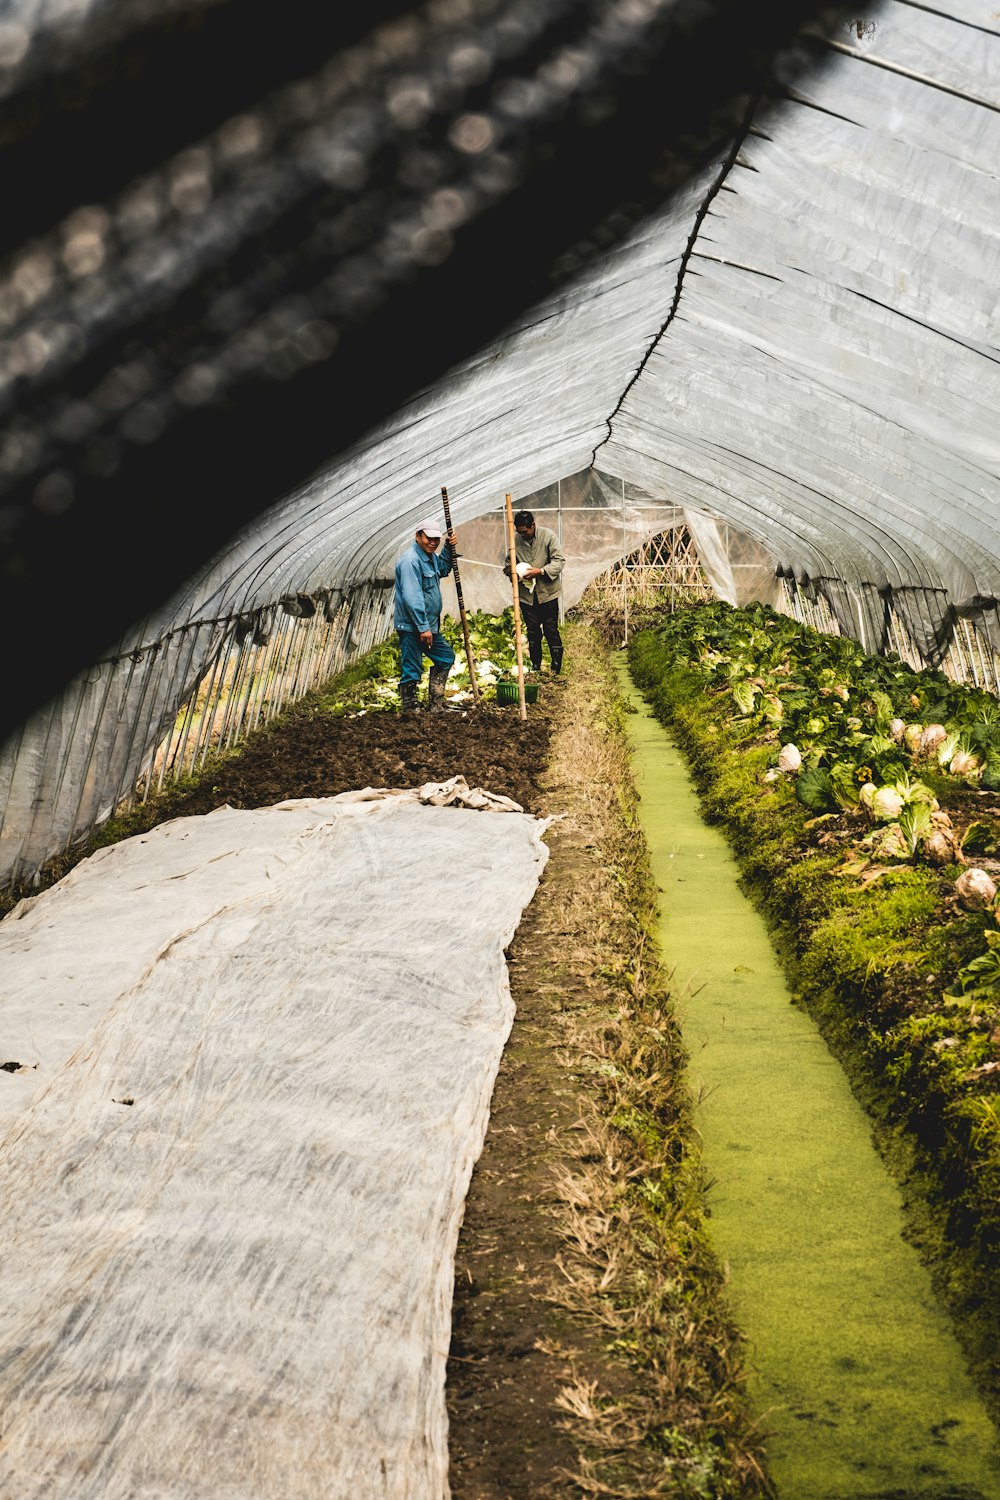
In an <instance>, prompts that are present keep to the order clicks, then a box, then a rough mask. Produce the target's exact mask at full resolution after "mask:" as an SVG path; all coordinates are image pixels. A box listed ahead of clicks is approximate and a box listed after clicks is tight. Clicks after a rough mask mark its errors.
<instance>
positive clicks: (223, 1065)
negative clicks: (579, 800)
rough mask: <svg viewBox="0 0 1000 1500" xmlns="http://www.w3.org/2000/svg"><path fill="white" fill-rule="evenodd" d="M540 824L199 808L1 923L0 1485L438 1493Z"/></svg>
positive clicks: (361, 805) (6, 1490) (168, 1493)
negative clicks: (456, 1291)
mask: <svg viewBox="0 0 1000 1500" xmlns="http://www.w3.org/2000/svg"><path fill="white" fill-rule="evenodd" d="M422 798H423V800H421V799H422ZM449 802H451V803H456V802H457V803H458V804H459V805H451V806H448V805H440V804H447V803H449ZM462 802H465V803H466V804H467V805H465V806H462V805H461V803H462ZM434 804H439V805H434ZM476 806H480V807H483V808H485V809H486V810H485V811H476V810H473V809H474V807H476ZM494 808H495V809H497V810H496V811H493V810H491V809H494ZM544 826H545V825H544V823H541V822H539V821H538V820H536V819H535V818H532V817H529V816H527V815H525V814H523V813H521V812H520V810H519V809H517V808H516V804H512V803H510V802H507V801H506V800H505V799H503V798H495V797H490V796H489V795H487V794H482V793H478V792H472V793H469V792H468V790H467V789H466V788H465V787H464V783H462V782H461V780H460V778H457V779H455V780H454V781H452V782H450V783H445V784H443V785H442V786H435V785H431V786H428V787H427V788H424V789H423V791H422V792H421V793H417V792H410V793H399V794H392V793H372V792H370V791H365V792H362V793H359V794H355V793H351V794H347V796H346V797H335V798H329V799H318V800H305V801H295V802H286V803H282V804H280V805H279V806H277V807H273V808H265V809H262V810H259V811H253V812H251V811H235V810H233V809H231V808H223V809H220V810H219V811H217V812H214V813H211V814H209V815H208V816H206V817H203V818H188V819H177V820H175V821H173V822H170V823H166V824H162V825H160V826H159V827H157V828H156V829H155V830H154V831H153V832H151V833H148V834H144V835H142V836H141V837H136V838H133V839H130V840H127V841H125V842H123V843H120V844H117V845H115V846H113V847H109V848H107V849H105V850H103V851H102V852H101V853H99V854H97V855H95V856H93V857H92V858H91V859H89V860H87V861H86V862H84V863H83V864H81V865H79V866H78V867H77V868H76V869H75V870H74V871H73V872H72V873H71V874H70V875H69V876H67V877H66V878H65V879H64V880H63V881H61V882H60V883H59V884H58V885H56V886H54V887H53V888H52V889H51V890H49V891H47V892H45V893H44V894H42V895H40V896H39V897H37V898H34V899H33V900H32V901H30V902H26V903H22V905H21V906H20V907H19V908H17V909H16V910H15V912H14V913H12V914H11V916H9V917H8V918H7V919H6V920H5V921H4V922H3V923H2V924H0V962H2V965H3V970H4V981H5V982H4V993H5V998H4V1001H3V1003H2V1005H0V1035H2V1038H3V1040H2V1043H0V1047H2V1049H3V1058H2V1060H3V1061H5V1062H7V1061H12V1062H18V1063H20V1064H21V1065H22V1069H21V1071H19V1072H15V1073H8V1072H3V1073H0V1101H2V1104H3V1110H4V1114H5V1116H6V1120H5V1127H6V1128H5V1134H4V1137H3V1160H4V1173H3V1211H2V1213H0V1263H2V1265H3V1277H2V1280H0V1308H2V1314H0V1326H2V1328H3V1335H2V1352H0V1371H2V1375H0V1409H2V1433H3V1440H2V1443H0V1494H3V1495H4V1496H5V1497H11V1500H13V1497H14V1496H17V1500H42V1497H45V1500H59V1497H65V1500H126V1497H128V1500H131V1497H134V1496H138V1495H144V1496H146V1495H148V1496H152V1495H156V1496H157V1500H204V1497H206V1496H208V1495H211V1496H212V1497H213V1500H228V1497H232V1500H237V1497H239V1500H247V1497H249V1496H253V1500H268V1497H274V1500H307V1497H309V1500H313V1497H315V1500H329V1497H331V1496H334V1495H336V1496H345V1497H346V1496H348V1495H349V1496H351V1497H352V1500H366V1497H372V1500H374V1497H376V1496H377V1497H379V1500H382V1497H395V1500H425V1497H426V1500H442V1497H444V1496H445V1495H446V1494H447V1480H446V1471H447V1451H446V1415H445V1405H444V1370H445V1360H446V1356H447V1350H448V1343H449V1330H450V1304H451V1289H452V1276H453V1254H454V1246H455V1242H456V1238H457V1234H458V1225H459V1222H460V1218H461V1214H462V1206H463V1201H464V1197H465V1193H466V1188H467V1184H468V1180H469V1176H470V1173H471V1170H472V1165H473V1162H474V1160H475V1158H476V1157H477V1155H478V1153H479V1150H480V1148H481V1144H482V1140H483V1136H484V1133H485V1128H486V1121H487V1116H488V1110H489V1099H490V1094H491V1091H492V1085H493V1080H494V1076H495V1073H496V1069H497V1066H498V1062H499V1058H500V1054H501V1050H502V1047H503V1044H504V1041H505V1039H506V1036H507V1034H508V1031H509V1028H510V1025H511V1020H512V1014H513V1006H512V1002H511V999H510V993H509V988H508V983H507V974H506V966H505V963H504V954H503V948H504V945H505V943H507V942H508V941H509V939H510V937H511V935H512V933H513V932H514V930H515V928H516V926H517V923H518V919H519V916H520V912H521V910H522V908H523V907H524V906H525V904H526V903H527V902H528V901H529V900H530V898H531V896H532V893H533V892H534V889H535V885H536V883H537V881H538V878H539V875H540V872H541V870H542V868H543V865H544V862H545V858H546V849H545V846H544V844H543V843H542V842H541V833H542V831H543V830H544Z"/></svg>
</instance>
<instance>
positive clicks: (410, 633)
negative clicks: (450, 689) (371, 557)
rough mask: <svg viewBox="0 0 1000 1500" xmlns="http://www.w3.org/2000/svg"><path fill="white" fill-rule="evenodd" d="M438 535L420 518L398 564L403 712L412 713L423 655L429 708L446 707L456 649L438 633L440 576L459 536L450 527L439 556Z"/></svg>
mask: <svg viewBox="0 0 1000 1500" xmlns="http://www.w3.org/2000/svg"><path fill="white" fill-rule="evenodd" d="M441 537H442V531H441V527H440V526H439V525H438V524H437V523H436V522H435V521H421V523H420V525H419V526H418V527H417V535H416V540H415V541H414V542H413V544H412V546H411V547H409V548H408V549H407V551H406V552H404V553H403V555H402V557H401V558H400V559H399V562H398V563H397V564H396V613H395V616H394V618H393V624H394V625H395V627H396V634H397V635H398V636H399V654H400V656H401V658H402V663H403V669H402V672H401V673H400V677H399V698H400V703H401V705H402V709H403V712H404V713H415V712H416V709H417V688H418V687H419V685H420V679H421V677H422V676H423V672H424V657H425V656H429V657H430V659H431V672H430V678H429V680H428V684H427V706H428V708H429V709H430V711H431V712H432V713H434V712H437V711H439V710H441V709H443V708H444V687H445V683H446V682H447V681H448V673H449V671H450V670H451V664H452V662H453V661H454V660H455V653H454V651H453V650H452V649H451V647H450V646H449V645H448V642H447V641H446V640H445V638H444V636H443V635H442V634H441V632H440V628H439V627H440V623H441V579H442V578H446V577H447V575H448V574H449V573H450V572H451V564H452V558H453V556H454V552H455V546H456V543H457V540H458V539H457V537H456V535H455V533H454V532H453V531H450V532H449V533H448V536H447V538H446V541H447V546H446V547H445V550H444V552H443V554H442V555H441V556H440V557H439V556H438V555H437V549H438V547H439V545H440V542H441Z"/></svg>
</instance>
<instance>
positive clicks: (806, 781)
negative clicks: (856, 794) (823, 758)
mask: <svg viewBox="0 0 1000 1500" xmlns="http://www.w3.org/2000/svg"><path fill="white" fill-rule="evenodd" d="M795 795H796V797H797V798H798V800H799V801H800V802H801V803H802V806H803V807H808V808H809V810H810V811H811V812H827V811H828V810H830V809H831V808H833V807H836V806H837V799H836V797H835V795H834V790H833V782H832V781H831V779H830V773H829V772H828V771H824V770H823V767H822V766H806V767H805V768H804V769H803V770H802V771H800V772H799V774H798V776H797V777H796V779H795Z"/></svg>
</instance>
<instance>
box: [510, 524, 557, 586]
mask: <svg viewBox="0 0 1000 1500" xmlns="http://www.w3.org/2000/svg"><path fill="white" fill-rule="evenodd" d="M514 556H515V557H516V558H517V561H518V562H519V563H520V562H525V563H527V564H528V566H529V567H532V568H544V569H545V572H544V574H543V575H542V577H541V578H529V579H528V582H527V583H525V581H524V579H523V578H522V580H521V582H520V583H519V584H518V586H517V596H518V598H519V599H520V601H521V603H522V604H548V602H549V600H550V599H558V597H559V594H560V591H561V589H562V578H561V576H560V575H561V574H562V570H563V566H564V565H565V562H566V559H565V557H564V556H563V550H562V548H561V547H560V545H559V538H558V537H557V536H556V534H555V532H554V531H550V530H549V528H548V527H547V526H539V524H538V522H537V521H536V522H535V534H534V536H533V537H532V538H531V539H530V541H529V539H528V538H527V537H526V536H519V537H517V538H516V540H515V543H514ZM503 570H504V572H505V573H506V574H507V577H508V578H509V577H510V555H509V554H508V556H507V558H506V561H505V562H504V565H503ZM532 583H533V584H534V585H535V586H534V588H531V587H530V585H531V584H532Z"/></svg>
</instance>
